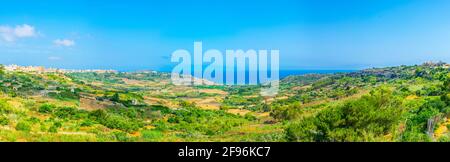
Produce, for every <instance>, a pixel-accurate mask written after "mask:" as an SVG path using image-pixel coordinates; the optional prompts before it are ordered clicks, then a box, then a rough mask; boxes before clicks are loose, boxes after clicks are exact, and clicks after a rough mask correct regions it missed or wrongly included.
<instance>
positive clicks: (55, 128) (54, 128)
mask: <svg viewBox="0 0 450 162" xmlns="http://www.w3.org/2000/svg"><path fill="white" fill-rule="evenodd" d="M61 127H62V124H61V123H60V122H54V123H53V125H52V126H51V127H50V128H49V129H48V132H51V133H57V132H58V129H59V128H61Z"/></svg>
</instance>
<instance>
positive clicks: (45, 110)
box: [38, 103, 56, 114]
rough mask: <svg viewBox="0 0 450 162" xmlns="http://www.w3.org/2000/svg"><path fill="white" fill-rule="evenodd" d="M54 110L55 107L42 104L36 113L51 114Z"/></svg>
mask: <svg viewBox="0 0 450 162" xmlns="http://www.w3.org/2000/svg"><path fill="white" fill-rule="evenodd" d="M55 108H56V106H55V105H53V104H48V103H46V104H43V105H41V106H40V107H39V110H38V112H40V113H44V114H47V113H51V112H53V110H54V109H55Z"/></svg>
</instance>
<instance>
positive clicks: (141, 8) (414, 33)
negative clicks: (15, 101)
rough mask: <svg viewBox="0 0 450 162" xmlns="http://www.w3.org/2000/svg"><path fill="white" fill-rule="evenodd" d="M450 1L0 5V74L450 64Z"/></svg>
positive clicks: (101, 0)
mask: <svg viewBox="0 0 450 162" xmlns="http://www.w3.org/2000/svg"><path fill="white" fill-rule="evenodd" d="M449 11H450V1H448V0H433V1H430V0H290V1H289V0H262V1H250V0H249V1H242V0H190V1H181V0H178V1H176V0H164V1H162V0H161V1H156V0H155V1H148V0H145V1H144V0H142V1H138V0H127V1H119V0H109V1H106V0H98V1H92V0H76V1H75V0H58V1H57V0H47V1H45V3H44V1H32V0H29V1H5V2H2V5H0V64H19V65H44V66H47V67H60V68H76V69H88V68H102V69H105V68H112V69H118V70H138V69H155V70H170V67H171V64H170V59H169V58H170V56H171V53H172V52H173V51H175V50H177V49H188V50H192V48H193V42H194V41H202V42H203V48H204V50H206V49H212V48H214V49H219V50H221V51H225V49H279V50H280V68H281V69H361V68H368V67H382V66H394V65H402V64H407V65H411V64H420V63H421V62H424V61H428V60H442V61H446V62H450V44H449V43H450V12H449Z"/></svg>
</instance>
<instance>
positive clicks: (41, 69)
mask: <svg viewBox="0 0 450 162" xmlns="http://www.w3.org/2000/svg"><path fill="white" fill-rule="evenodd" d="M4 68H5V70H6V71H21V72H36V73H88V72H95V73H117V71H116V70H100V69H88V70H70V69H58V68H45V67H43V66H19V65H14V64H13V65H5V66H4Z"/></svg>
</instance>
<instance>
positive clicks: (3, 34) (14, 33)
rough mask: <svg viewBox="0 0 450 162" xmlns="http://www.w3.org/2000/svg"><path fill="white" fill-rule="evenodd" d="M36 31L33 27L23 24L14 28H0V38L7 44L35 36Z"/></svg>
mask: <svg viewBox="0 0 450 162" xmlns="http://www.w3.org/2000/svg"><path fill="white" fill-rule="evenodd" d="M36 35H37V34H36V30H35V28H34V27H33V26H30V25H27V24H23V25H17V26H16V27H10V26H5V25H3V26H0V38H1V39H3V40H4V41H7V42H14V41H16V40H17V39H19V38H27V37H34V36H36Z"/></svg>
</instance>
